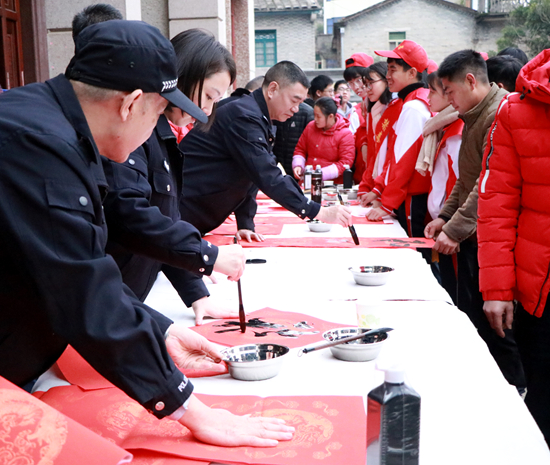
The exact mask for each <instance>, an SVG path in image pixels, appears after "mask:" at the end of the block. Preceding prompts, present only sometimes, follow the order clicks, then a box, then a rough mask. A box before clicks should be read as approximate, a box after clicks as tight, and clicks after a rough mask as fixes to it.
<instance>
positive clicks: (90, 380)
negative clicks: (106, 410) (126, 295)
mask: <svg viewBox="0 0 550 465" xmlns="http://www.w3.org/2000/svg"><path fill="white" fill-rule="evenodd" d="M57 366H58V367H59V369H60V370H61V373H63V376H64V377H65V379H66V380H67V381H68V382H69V383H71V384H75V385H77V386H80V387H81V388H82V389H85V390H90V389H105V388H110V387H114V386H113V384H111V382H110V381H107V380H106V379H105V378H104V377H103V376H101V375H100V374H99V373H98V372H97V371H95V369H94V368H92V367H91V366H90V364H89V363H88V362H87V361H86V360H84V359H83V358H82V356H81V355H80V354H79V353H78V352H77V351H76V350H74V349H73V348H72V346H67V348H66V349H65V352H63V354H62V355H61V357H59V359H58V360H57ZM181 371H182V372H183V373H184V374H185V376H187V377H188V378H202V377H205V376H217V375H220V374H223V373H220V372H218V371H209V370H181Z"/></svg>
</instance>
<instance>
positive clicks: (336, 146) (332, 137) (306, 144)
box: [293, 114, 355, 183]
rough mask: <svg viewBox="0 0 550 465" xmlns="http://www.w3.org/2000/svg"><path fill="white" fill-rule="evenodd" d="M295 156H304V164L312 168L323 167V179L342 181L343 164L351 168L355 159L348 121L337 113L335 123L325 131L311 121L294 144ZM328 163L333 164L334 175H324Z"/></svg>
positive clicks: (353, 142) (353, 143)
mask: <svg viewBox="0 0 550 465" xmlns="http://www.w3.org/2000/svg"><path fill="white" fill-rule="evenodd" d="M296 156H299V157H303V158H305V159H306V162H305V164H306V165H312V166H313V169H315V167H316V166H317V165H321V168H325V170H323V179H335V178H336V179H335V181H336V182H337V183H342V173H343V172H344V165H348V166H349V167H350V168H351V167H352V166H353V161H354V160H355V141H354V138H353V134H352V133H351V131H350V130H349V121H348V120H347V119H345V118H343V117H342V115H340V114H337V115H336V123H335V124H334V126H332V127H331V128H330V129H328V130H326V131H323V130H322V129H318V128H317V126H315V121H312V122H311V123H309V124H308V125H307V126H306V128H305V129H304V132H303V133H302V136H301V137H300V140H299V141H298V145H296V149H295V150H294V157H296ZM330 165H334V167H333V168H332V169H330V171H331V172H332V171H334V174H335V175H336V176H333V177H325V175H324V173H325V171H327V169H326V168H327V167H329V166H330ZM293 166H294V163H293Z"/></svg>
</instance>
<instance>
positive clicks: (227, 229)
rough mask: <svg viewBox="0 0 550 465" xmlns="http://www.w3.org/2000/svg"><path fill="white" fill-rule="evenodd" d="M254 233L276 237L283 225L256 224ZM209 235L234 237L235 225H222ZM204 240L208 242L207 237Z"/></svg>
mask: <svg viewBox="0 0 550 465" xmlns="http://www.w3.org/2000/svg"><path fill="white" fill-rule="evenodd" d="M255 229H256V232H257V233H258V234H265V235H270V236H276V235H278V234H281V231H282V230H283V223H280V224H257V225H256V227H255ZM210 233H211V234H231V235H235V234H237V224H236V223H233V224H222V225H221V226H218V227H217V228H216V229H214V230H212V231H211V232H210ZM205 239H206V240H208V236H206V237H205Z"/></svg>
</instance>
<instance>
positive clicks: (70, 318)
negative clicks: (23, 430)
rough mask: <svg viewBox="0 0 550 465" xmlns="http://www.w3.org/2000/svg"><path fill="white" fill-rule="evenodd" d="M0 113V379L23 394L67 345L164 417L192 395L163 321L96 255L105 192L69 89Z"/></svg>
mask: <svg viewBox="0 0 550 465" xmlns="http://www.w3.org/2000/svg"><path fill="white" fill-rule="evenodd" d="M0 108H1V109H2V110H1V111H0V192H1V193H2V195H1V196H0V238H1V240H0V309H1V311H0V376H3V377H5V378H7V379H8V380H10V381H12V382H13V383H15V384H18V385H23V384H25V383H27V382H28V381H30V380H32V379H34V378H36V377H37V376H38V375H40V374H41V373H42V372H43V371H45V370H46V369H47V368H49V367H50V366H51V364H52V363H53V362H55V361H56V360H57V358H58V357H59V356H60V355H61V353H62V352H63V350H64V349H65V347H66V346H67V344H71V345H72V346H73V347H74V348H75V349H76V350H77V351H78V352H79V353H80V354H81V355H82V356H83V357H84V358H85V359H86V360H87V361H88V362H89V363H90V364H91V365H92V366H93V367H94V368H95V369H96V370H97V371H98V372H99V373H101V374H102V375H103V376H105V378H107V379H108V380H109V381H111V382H112V383H113V384H115V385H116V386H118V387H119V388H121V389H122V390H123V391H124V392H126V393H127V394H128V395H129V396H131V397H133V398H134V399H136V400H137V401H138V402H140V403H141V404H142V405H144V406H145V407H146V408H148V409H151V410H152V411H153V412H154V413H155V415H157V416H158V417H160V418H162V417H164V416H166V415H169V414H171V413H172V412H173V411H175V410H176V409H177V408H179V407H180V406H181V405H182V404H183V403H184V402H185V400H186V399H187V398H188V397H189V395H190V394H191V391H192V385H191V383H189V382H188V380H187V379H186V378H185V377H184V376H183V374H182V373H181V372H180V371H179V370H178V369H177V368H176V367H175V366H174V364H173V362H172V360H171V358H170V356H169V355H168V353H167V351H166V346H165V343H164V333H165V331H166V329H167V328H168V326H169V325H170V324H171V321H170V320H169V319H168V318H166V317H164V316H163V315H161V314H159V313H157V312H155V311H154V310H152V309H150V308H149V307H147V306H145V305H144V304H142V303H141V302H139V300H138V299H137V298H136V297H135V296H134V295H133V293H132V292H131V291H130V290H129V289H128V288H127V287H126V286H125V285H124V284H123V283H122V279H121V276H120V271H119V270H118V267H117V265H116V263H115V262H114V260H113V259H112V257H110V256H108V255H106V254H105V243H106V242H107V228H106V225H105V220H104V215H103V207H102V199H103V198H104V196H105V192H106V189H107V182H106V180H105V176H104V173H103V168H102V165H101V162H100V158H99V154H98V152H97V148H96V146H95V143H94V141H93V138H92V135H91V133H90V129H89V127H88V125H87V122H86V119H85V116H84V114H83V112H82V109H81V107H80V104H79V102H78V99H77V98H76V96H75V94H74V91H73V88H72V86H71V84H70V82H69V81H68V80H67V79H66V78H65V77H64V76H58V77H56V78H55V79H52V80H50V81H47V82H46V83H41V84H30V85H27V86H25V87H21V88H17V89H12V90H10V91H9V92H5V93H3V94H2V95H1V96H0ZM25 108H27V109H28V108H32V109H33V111H32V112H31V111H25V110H24V109H25ZM158 402H162V403H163V404H164V408H161V409H160V410H157V409H156V408H155V406H156V405H157V403H158ZM158 406H162V404H160V403H159V404H158Z"/></svg>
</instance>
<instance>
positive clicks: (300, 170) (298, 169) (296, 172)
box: [292, 166, 304, 180]
mask: <svg viewBox="0 0 550 465" xmlns="http://www.w3.org/2000/svg"><path fill="white" fill-rule="evenodd" d="M292 171H293V172H294V177H295V178H296V179H298V180H300V179H302V175H303V174H304V169H303V168H302V167H301V166H295V167H294V169H293V170H292Z"/></svg>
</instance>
